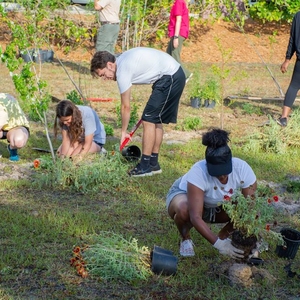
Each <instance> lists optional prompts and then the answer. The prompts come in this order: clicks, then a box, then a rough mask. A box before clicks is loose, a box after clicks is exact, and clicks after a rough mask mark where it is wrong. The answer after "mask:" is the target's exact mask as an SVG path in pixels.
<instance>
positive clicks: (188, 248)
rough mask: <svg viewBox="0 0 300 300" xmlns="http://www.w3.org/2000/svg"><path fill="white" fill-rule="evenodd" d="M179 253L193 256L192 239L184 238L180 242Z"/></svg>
mask: <svg viewBox="0 0 300 300" xmlns="http://www.w3.org/2000/svg"><path fill="white" fill-rule="evenodd" d="M179 252H180V255H181V256H186V257H187V256H194V255H195V252H194V243H193V242H192V240H184V241H182V242H181V243H180V250H179Z"/></svg>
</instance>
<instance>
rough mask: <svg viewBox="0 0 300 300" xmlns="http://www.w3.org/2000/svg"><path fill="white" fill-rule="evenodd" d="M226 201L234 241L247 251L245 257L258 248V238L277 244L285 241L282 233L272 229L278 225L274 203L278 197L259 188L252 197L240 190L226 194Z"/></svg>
mask: <svg viewBox="0 0 300 300" xmlns="http://www.w3.org/2000/svg"><path fill="white" fill-rule="evenodd" d="M224 200H225V201H224V202H223V203H222V204H223V208H224V210H225V211H226V212H227V214H228V216H229V217H230V219H231V221H232V223H233V227H234V228H235V231H234V232H233V233H232V237H231V240H232V244H233V245H234V246H235V247H237V248H239V249H243V250H244V251H245V258H248V256H249V254H250V253H251V251H252V250H253V249H254V248H256V242H257V241H260V240H263V241H264V242H266V243H268V244H269V245H275V246H276V245H283V244H284V240H283V237H282V235H281V233H278V232H276V231H273V230H271V229H272V227H275V226H276V225H277V222H276V221H275V220H274V217H275V207H274V205H273V203H274V202H277V201H278V196H276V195H273V196H268V194H266V193H265V190H259V189H258V191H256V192H255V194H254V195H252V196H251V197H250V196H249V197H247V198H245V197H244V195H243V194H242V193H241V192H240V191H237V192H235V193H234V194H233V195H232V196H231V197H230V196H227V195H226V196H225V197H224Z"/></svg>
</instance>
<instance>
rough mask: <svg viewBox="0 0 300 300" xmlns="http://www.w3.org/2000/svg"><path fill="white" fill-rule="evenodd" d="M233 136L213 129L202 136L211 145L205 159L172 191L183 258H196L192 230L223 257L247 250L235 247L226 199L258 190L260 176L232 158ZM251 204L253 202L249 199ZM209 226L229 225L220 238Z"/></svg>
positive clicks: (170, 203) (170, 211)
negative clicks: (231, 235) (231, 238)
mask: <svg viewBox="0 0 300 300" xmlns="http://www.w3.org/2000/svg"><path fill="white" fill-rule="evenodd" d="M229 141H230V140H229V133H228V132H226V131H224V130H221V129H212V130H210V131H208V132H207V133H205V134H204V135H203V137H202V144H203V145H205V146H207V148H206V151H205V159H203V160H200V161H198V162H196V163H195V164H194V165H193V166H192V167H191V169H190V170H189V171H188V172H187V173H186V174H185V175H183V176H182V177H180V178H179V179H177V180H176V181H175V182H174V183H173V185H172V187H171V188H170V190H169V192H168V194H167V197H166V205H167V210H168V214H169V216H170V217H171V218H172V219H173V220H174V222H175V224H176V226H177V229H178V231H179V233H180V235H181V238H182V241H181V243H180V255H182V256H194V255H195V253H194V247H193V246H194V244H193V242H192V240H191V235H190V230H191V228H193V227H194V228H195V229H196V230H197V231H198V232H199V233H200V234H201V235H202V236H203V237H204V238H205V239H206V240H207V241H208V242H209V243H210V244H211V245H213V247H214V248H216V249H218V250H219V252H220V253H221V254H224V255H229V256H231V257H234V258H242V257H243V251H242V250H240V249H237V248H235V247H234V246H232V245H231V240H230V239H229V235H230V233H232V232H233V230H234V228H233V224H232V223H231V221H230V218H229V217H228V215H227V214H226V212H225V211H224V210H223V208H222V202H223V201H224V199H226V197H228V196H229V197H231V196H232V194H234V192H235V191H236V190H237V189H241V191H242V193H243V195H244V196H245V197H247V196H249V195H253V194H254V193H255V191H256V188H257V183H256V176H255V174H254V172H253V170H252V169H251V167H250V166H249V165H248V164H247V163H246V162H245V161H243V160H241V159H239V158H236V157H232V153H231V150H230V148H229V146H228V142H229ZM249 201H251V200H250V199H249ZM208 223H226V224H225V226H224V227H223V228H222V229H221V230H220V232H219V233H218V234H217V235H216V234H215V233H213V232H212V231H211V229H210V227H209V225H208Z"/></svg>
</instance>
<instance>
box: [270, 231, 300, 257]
mask: <svg viewBox="0 0 300 300" xmlns="http://www.w3.org/2000/svg"><path fill="white" fill-rule="evenodd" d="M280 233H281V234H282V236H283V239H284V241H285V243H286V244H285V245H283V246H279V245H278V246H277V247H276V253H277V255H278V256H279V257H284V258H289V259H293V258H295V256H296V254H297V251H298V249H299V245H300V232H299V231H297V230H295V229H291V228H282V229H281V231H280Z"/></svg>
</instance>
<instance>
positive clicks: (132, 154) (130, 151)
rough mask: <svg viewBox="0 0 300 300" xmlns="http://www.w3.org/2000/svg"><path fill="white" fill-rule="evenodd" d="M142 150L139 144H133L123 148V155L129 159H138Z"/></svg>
mask: <svg viewBox="0 0 300 300" xmlns="http://www.w3.org/2000/svg"><path fill="white" fill-rule="evenodd" d="M141 154H142V151H141V149H140V148H139V147H138V146H135V145H132V146H129V147H125V148H123V150H122V155H123V156H124V157H125V158H126V159H127V160H128V161H136V160H139V159H140V157H141Z"/></svg>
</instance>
